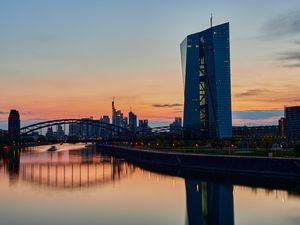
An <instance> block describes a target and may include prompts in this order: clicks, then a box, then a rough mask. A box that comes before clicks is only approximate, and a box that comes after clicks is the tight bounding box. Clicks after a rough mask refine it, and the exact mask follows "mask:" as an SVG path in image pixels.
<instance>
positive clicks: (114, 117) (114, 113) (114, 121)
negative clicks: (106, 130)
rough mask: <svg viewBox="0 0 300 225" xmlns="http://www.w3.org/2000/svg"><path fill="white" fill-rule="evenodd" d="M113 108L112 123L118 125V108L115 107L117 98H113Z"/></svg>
mask: <svg viewBox="0 0 300 225" xmlns="http://www.w3.org/2000/svg"><path fill="white" fill-rule="evenodd" d="M111 109H112V114H111V123H112V124H113V125H116V124H117V110H116V108H115V98H113V101H112V103H111Z"/></svg>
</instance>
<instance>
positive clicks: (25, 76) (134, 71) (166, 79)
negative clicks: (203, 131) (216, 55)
mask: <svg viewBox="0 0 300 225" xmlns="http://www.w3.org/2000/svg"><path fill="white" fill-rule="evenodd" d="M210 13H213V23H214V24H219V23H223V22H227V21H229V22H230V35H231V67H232V100H233V111H234V114H233V118H234V121H236V122H235V123H236V124H249V123H250V124H251V123H252V124H259V123H263V124H274V123H276V121H277V117H280V116H281V114H282V110H283V106H284V105H295V104H300V96H299V93H300V92H299V91H300V88H299V83H300V78H299V68H300V54H299V52H300V41H299V40H300V39H299V34H300V2H299V1H296V0H288V1H277V0H272V1H271V0H263V1H262V0H261V1H258V0H243V1H233V0H232V1H230V0H229V1H216V0H215V1H201V0H198V1H193V0H187V1H179V0H172V1H171V0H165V1H157V0H152V1H141V0H139V1H138V0H109V1H108V0H103V1H101V0H98V1H97V0H51V1H50V0H26V1H23V0H1V1H0V49H1V51H0V77H1V83H0V88H1V90H2V93H5V94H2V95H1V96H0V111H1V112H3V113H2V115H0V120H1V121H2V122H0V123H1V124H4V125H2V127H5V126H6V125H5V123H6V122H5V121H6V118H7V113H5V112H8V111H9V109H11V108H17V109H19V110H20V111H21V112H22V118H23V119H24V120H27V121H35V120H38V119H48V118H61V117H87V116H94V117H95V118H98V117H100V115H103V114H110V101H111V98H112V96H116V97H117V103H118V106H119V108H121V109H122V110H124V111H128V108H129V105H133V106H134V108H135V110H136V111H137V113H138V115H139V117H140V118H149V119H150V120H152V121H159V123H164V122H166V121H167V122H168V121H170V120H172V118H173V117H174V116H180V115H181V113H182V112H181V111H182V109H181V108H180V107H176V108H174V107H154V106H155V105H157V104H160V105H174V104H175V105H178V104H182V103H183V87H182V78H181V67H180V52H179V44H180V42H181V41H182V40H183V39H184V37H185V36H186V35H188V34H190V33H194V32H197V31H200V30H203V29H206V28H207V27H208V26H209V17H210ZM266 117H267V118H266Z"/></svg>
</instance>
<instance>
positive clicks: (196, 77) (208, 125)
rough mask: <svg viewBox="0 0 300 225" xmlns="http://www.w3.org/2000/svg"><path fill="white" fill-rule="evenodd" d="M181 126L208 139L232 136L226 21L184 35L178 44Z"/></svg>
mask: <svg viewBox="0 0 300 225" xmlns="http://www.w3.org/2000/svg"><path fill="white" fill-rule="evenodd" d="M180 48H181V62H182V75H183V81H184V118H183V124H184V127H192V128H196V129H198V128H199V129H203V130H206V131H207V134H208V136H209V137H211V138H229V137H231V136H232V119H231V85H230V47H229V23H224V24H221V25H218V26H214V27H210V28H209V29H207V30H204V31H201V32H199V33H195V34H191V35H188V36H187V37H186V38H185V39H184V41H183V42H182V43H181V44H180Z"/></svg>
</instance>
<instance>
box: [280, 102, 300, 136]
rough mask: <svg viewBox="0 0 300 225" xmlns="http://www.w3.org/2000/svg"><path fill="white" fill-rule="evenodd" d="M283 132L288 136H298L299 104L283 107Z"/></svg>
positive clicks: (299, 132) (299, 128)
mask: <svg viewBox="0 0 300 225" xmlns="http://www.w3.org/2000/svg"><path fill="white" fill-rule="evenodd" d="M284 114H285V134H286V136H287V137H288V138H300V106H290V107H284Z"/></svg>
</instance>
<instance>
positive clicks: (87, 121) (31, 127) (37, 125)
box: [20, 119, 134, 137]
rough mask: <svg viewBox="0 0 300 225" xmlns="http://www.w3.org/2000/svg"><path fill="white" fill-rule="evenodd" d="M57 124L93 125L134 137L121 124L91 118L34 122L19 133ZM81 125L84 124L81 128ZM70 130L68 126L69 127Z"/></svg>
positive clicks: (118, 134)
mask: <svg viewBox="0 0 300 225" xmlns="http://www.w3.org/2000/svg"><path fill="white" fill-rule="evenodd" d="M58 125H63V126H64V125H79V127H80V129H81V131H83V129H87V127H94V128H99V129H103V130H106V131H109V132H111V133H112V134H113V135H114V136H122V137H134V132H132V131H130V130H129V129H127V128H125V127H121V126H116V125H113V124H109V123H105V122H102V121H100V120H91V119H59V120H50V121H44V122H39V123H35V124H32V125H29V126H26V127H22V128H21V129H20V135H21V136H23V135H27V134H31V133H32V132H34V131H39V130H41V129H44V128H48V127H54V126H58ZM82 126H86V127H85V128H82ZM69 131H70V127H69Z"/></svg>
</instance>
